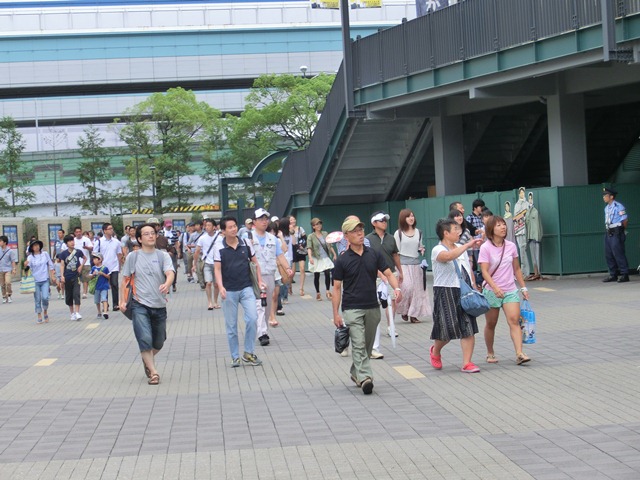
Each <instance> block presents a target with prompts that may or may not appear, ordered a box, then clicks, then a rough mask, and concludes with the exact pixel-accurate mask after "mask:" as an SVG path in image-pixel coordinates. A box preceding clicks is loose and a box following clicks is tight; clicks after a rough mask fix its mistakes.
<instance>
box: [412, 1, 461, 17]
mask: <svg viewBox="0 0 640 480" xmlns="http://www.w3.org/2000/svg"><path fill="white" fill-rule="evenodd" d="M456 3H458V0H416V14H417V15H418V17H421V16H423V15H426V14H427V13H431V12H435V11H436V10H440V9H441V8H445V7H448V6H449V5H455V4H456Z"/></svg>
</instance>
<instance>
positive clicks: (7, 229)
mask: <svg viewBox="0 0 640 480" xmlns="http://www.w3.org/2000/svg"><path fill="white" fill-rule="evenodd" d="M2 234H3V235H6V236H7V238H8V239H9V248H13V249H14V250H18V226H17V225H4V226H3V227H2Z"/></svg>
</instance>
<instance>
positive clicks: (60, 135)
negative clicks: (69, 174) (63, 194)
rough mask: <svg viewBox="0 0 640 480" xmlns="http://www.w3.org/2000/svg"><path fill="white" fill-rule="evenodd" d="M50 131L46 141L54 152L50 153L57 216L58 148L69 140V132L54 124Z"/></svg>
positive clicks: (54, 212) (54, 205)
mask: <svg viewBox="0 0 640 480" xmlns="http://www.w3.org/2000/svg"><path fill="white" fill-rule="evenodd" d="M48 130H49V133H48V135H47V136H45V137H44V143H46V144H47V145H49V147H51V149H52V151H53V152H52V153H51V154H50V155H48V157H49V159H50V160H51V165H50V166H51V170H52V171H53V201H54V203H53V215H54V216H55V217H57V216H58V175H59V173H60V172H59V170H60V169H59V167H60V166H59V164H58V162H57V160H58V155H57V153H56V150H57V148H58V146H59V145H63V144H65V143H66V142H67V132H65V131H64V130H61V129H57V128H55V127H53V126H51V127H49V129H48Z"/></svg>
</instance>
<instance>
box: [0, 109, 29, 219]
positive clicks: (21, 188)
mask: <svg viewBox="0 0 640 480" xmlns="http://www.w3.org/2000/svg"><path fill="white" fill-rule="evenodd" d="M24 149H25V142H24V139H23V138H22V134H21V133H20V132H18V129H17V127H16V124H15V122H14V121H13V119H12V118H11V117H4V118H2V120H0V173H1V176H0V191H1V190H6V194H0V208H1V209H2V210H4V211H7V210H8V211H9V212H11V215H12V216H14V217H15V216H16V215H17V213H18V212H21V211H22V210H27V209H29V206H30V205H29V204H30V203H32V202H33V201H34V200H35V199H36V196H35V194H34V193H33V192H32V191H31V190H29V188H27V185H29V184H30V183H31V175H32V174H33V170H32V169H31V168H30V167H29V166H28V165H27V164H26V162H24V161H23V160H22V158H21V155H22V152H23V150H24ZM6 198H9V199H10V200H9V201H7V200H6Z"/></svg>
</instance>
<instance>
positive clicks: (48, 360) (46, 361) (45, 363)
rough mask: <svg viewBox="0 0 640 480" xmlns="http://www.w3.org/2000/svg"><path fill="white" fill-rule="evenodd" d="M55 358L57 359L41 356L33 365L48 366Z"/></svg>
mask: <svg viewBox="0 0 640 480" xmlns="http://www.w3.org/2000/svg"><path fill="white" fill-rule="evenodd" d="M56 360H58V359H57V358H43V359H42V360H40V361H39V362H38V363H36V364H35V365H34V367H48V366H50V365H53V364H54V363H55V361H56Z"/></svg>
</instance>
